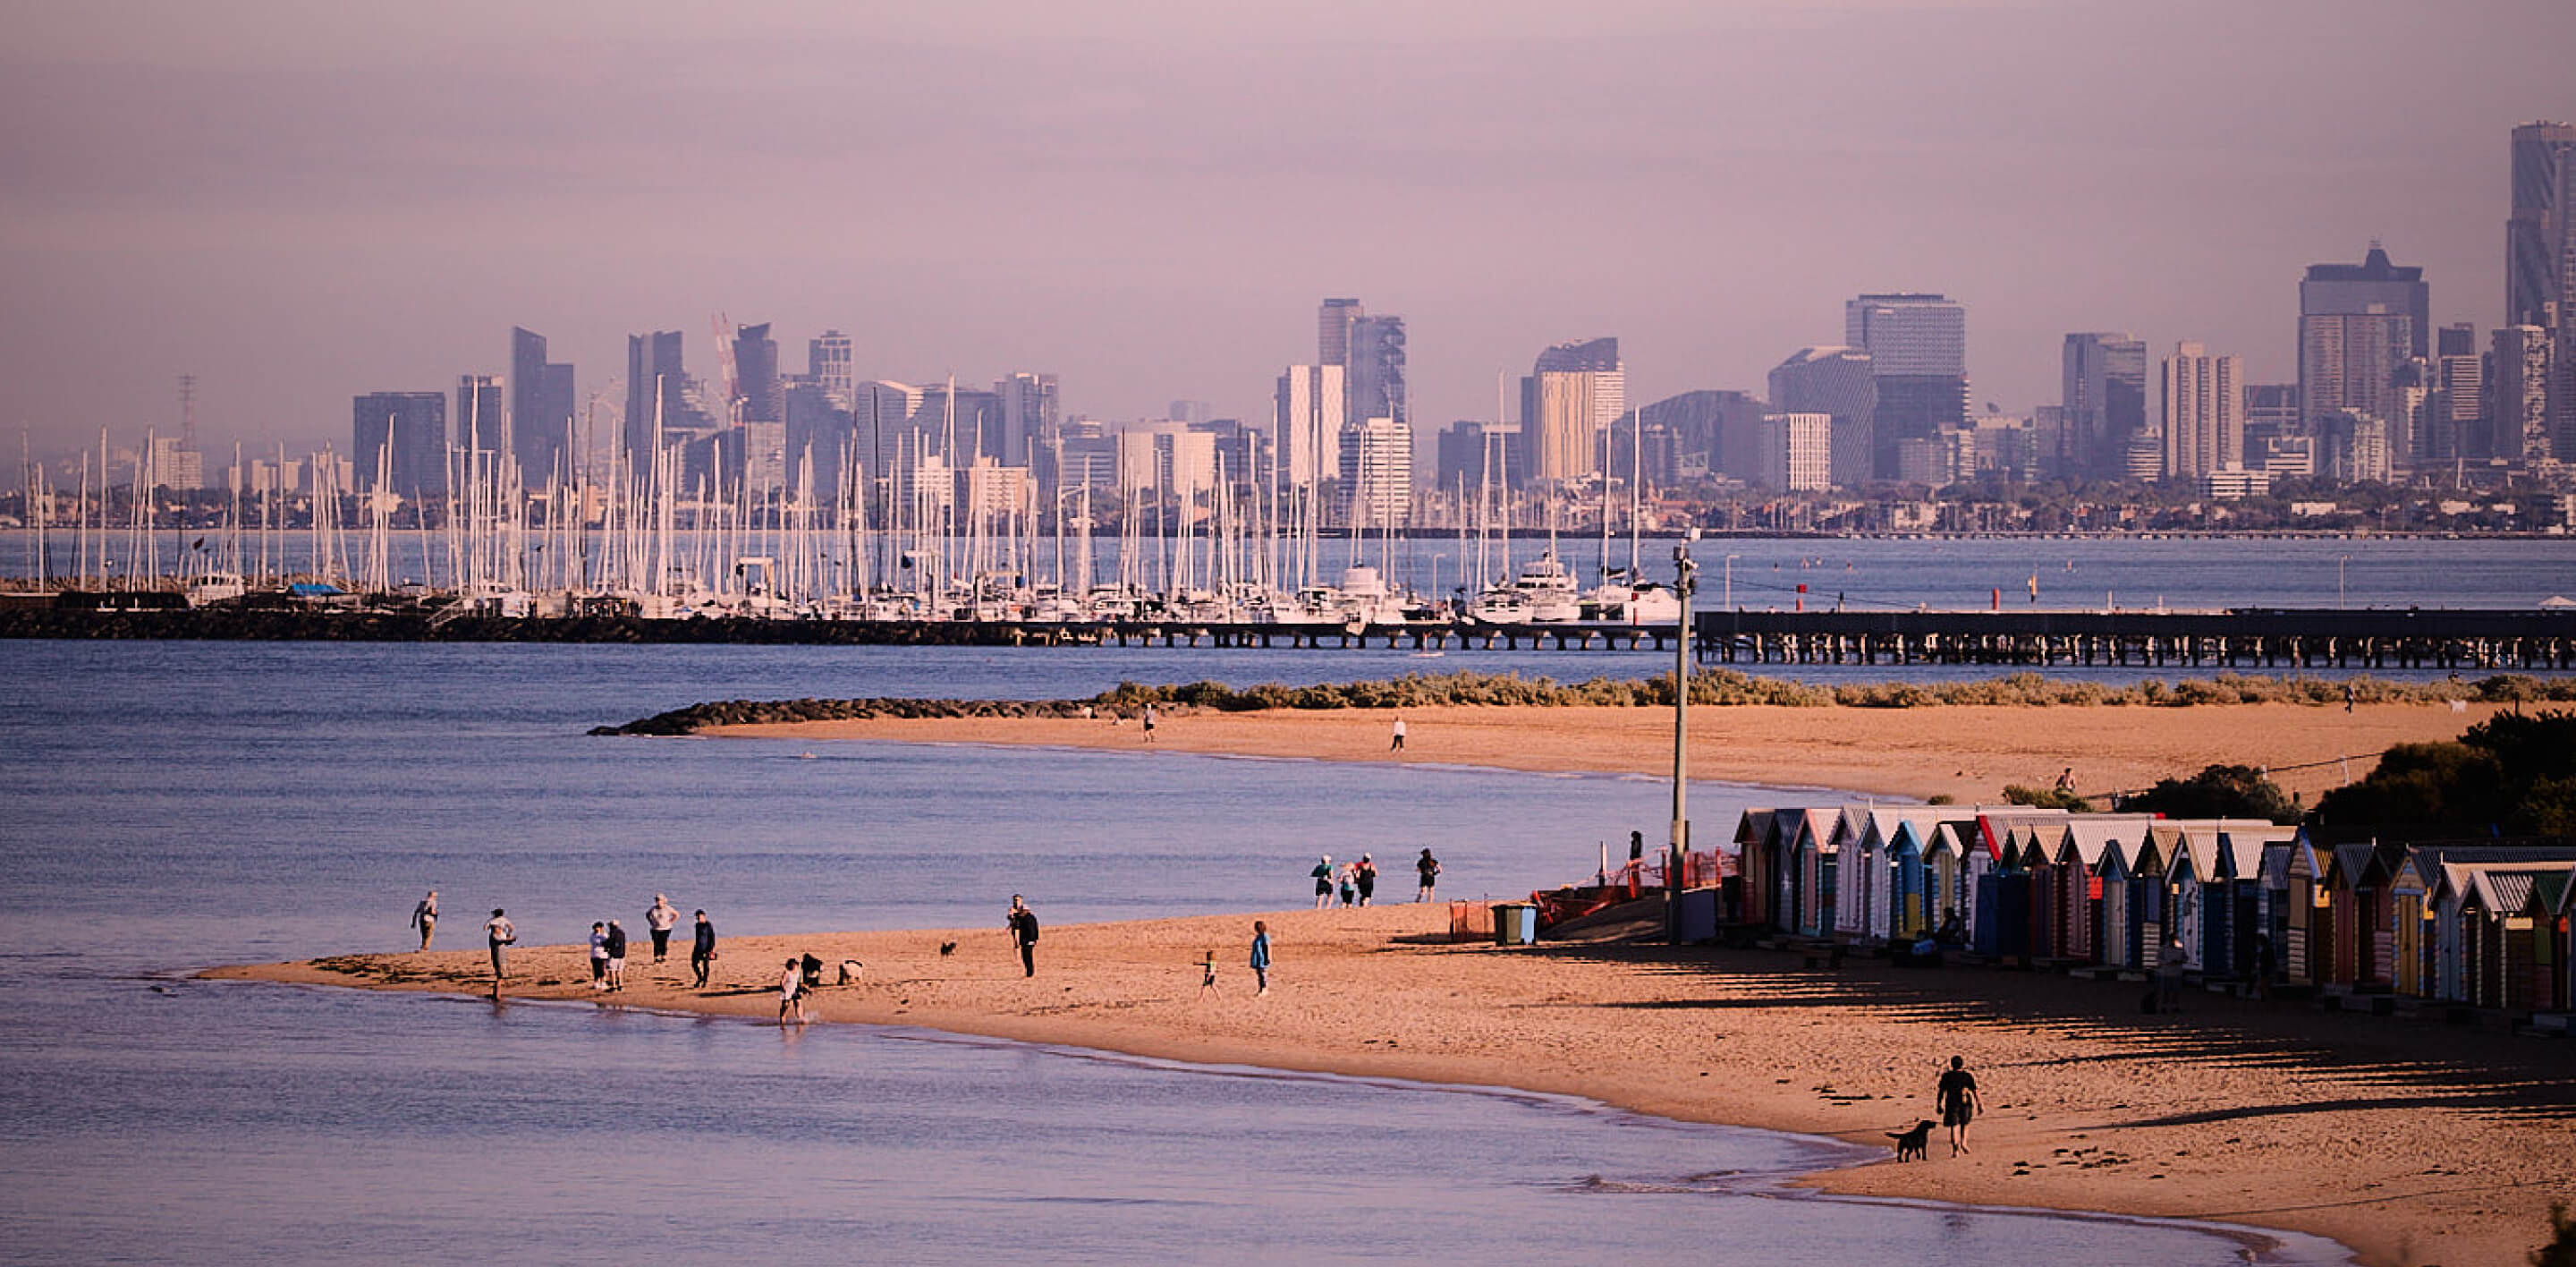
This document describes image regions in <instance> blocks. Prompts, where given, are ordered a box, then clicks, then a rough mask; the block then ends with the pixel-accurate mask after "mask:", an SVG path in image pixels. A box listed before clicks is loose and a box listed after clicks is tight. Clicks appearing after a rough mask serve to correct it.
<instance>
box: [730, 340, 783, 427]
mask: <svg viewBox="0 0 2576 1267" xmlns="http://www.w3.org/2000/svg"><path fill="white" fill-rule="evenodd" d="M733 376H734V389H733V403H734V417H733V419H732V421H735V422H781V421H784V420H785V409H784V400H783V399H782V397H781V396H780V395H779V391H780V387H779V381H778V340H776V339H773V338H771V337H769V323H768V322H766V321H764V322H761V323H760V324H759V325H756V326H738V327H736V328H735V330H734V336H733Z"/></svg>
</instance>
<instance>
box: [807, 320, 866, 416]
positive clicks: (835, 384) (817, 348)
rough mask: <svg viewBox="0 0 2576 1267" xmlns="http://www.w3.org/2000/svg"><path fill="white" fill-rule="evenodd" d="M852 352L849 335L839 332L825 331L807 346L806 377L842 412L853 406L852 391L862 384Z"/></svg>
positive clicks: (809, 341) (809, 340) (810, 340)
mask: <svg viewBox="0 0 2576 1267" xmlns="http://www.w3.org/2000/svg"><path fill="white" fill-rule="evenodd" d="M851 352H852V346H851V343H850V336H848V335H846V334H843V333H841V332H840V331H838V330H826V331H824V332H823V333H822V334H820V335H817V336H816V337H814V338H812V339H808V340H806V343H805V377H807V378H809V379H811V380H813V382H814V385H815V386H817V387H820V388H822V389H823V391H824V392H825V393H826V394H828V395H829V396H830V397H831V399H832V404H833V405H834V406H835V407H837V408H841V409H847V408H849V407H850V393H851V390H852V389H854V388H856V387H857V386H858V385H859V379H858V374H857V372H856V370H855V368H854V364H853V359H852V356H851Z"/></svg>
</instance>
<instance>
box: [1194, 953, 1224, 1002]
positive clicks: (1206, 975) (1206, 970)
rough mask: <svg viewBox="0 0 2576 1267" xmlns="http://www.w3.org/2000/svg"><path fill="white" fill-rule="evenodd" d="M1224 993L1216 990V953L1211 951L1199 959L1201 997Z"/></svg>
mask: <svg viewBox="0 0 2576 1267" xmlns="http://www.w3.org/2000/svg"><path fill="white" fill-rule="evenodd" d="M1222 993H1224V991H1222V990H1219V989H1217V988H1216V952H1215V951H1213V950H1211V951H1209V952H1207V954H1206V955H1204V956H1202V957H1200V959H1199V997H1200V998H1202V999H1204V998H1206V997H1207V996H1209V995H1211V994H1222Z"/></svg>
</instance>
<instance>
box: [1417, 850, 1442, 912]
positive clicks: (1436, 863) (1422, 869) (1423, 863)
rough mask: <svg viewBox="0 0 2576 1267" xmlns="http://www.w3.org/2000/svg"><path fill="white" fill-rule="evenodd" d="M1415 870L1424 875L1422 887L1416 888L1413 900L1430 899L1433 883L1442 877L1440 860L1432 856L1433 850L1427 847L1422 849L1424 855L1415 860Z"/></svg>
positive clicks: (1423, 900) (1424, 900) (1422, 900)
mask: <svg viewBox="0 0 2576 1267" xmlns="http://www.w3.org/2000/svg"><path fill="white" fill-rule="evenodd" d="M1413 870H1414V873H1415V874H1417V875H1419V876H1421V877H1422V887H1421V888H1419V889H1416V890H1414V892H1413V900H1414V901H1416V902H1428V901H1430V900H1431V886H1432V883H1433V882H1434V881H1436V880H1438V879H1439V878H1440V860H1439V859H1438V858H1434V857H1432V856H1431V851H1430V850H1429V849H1428V848H1426V849H1424V850H1423V851H1422V856H1421V857H1420V858H1418V859H1416V860H1415V861H1414V864H1413Z"/></svg>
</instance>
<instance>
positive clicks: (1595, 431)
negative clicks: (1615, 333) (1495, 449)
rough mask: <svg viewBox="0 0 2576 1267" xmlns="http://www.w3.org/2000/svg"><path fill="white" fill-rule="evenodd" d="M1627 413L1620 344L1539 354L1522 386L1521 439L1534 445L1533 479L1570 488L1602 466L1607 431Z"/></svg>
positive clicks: (1598, 342)
mask: <svg viewBox="0 0 2576 1267" xmlns="http://www.w3.org/2000/svg"><path fill="white" fill-rule="evenodd" d="M1626 412H1628V374H1627V369H1626V367H1625V366H1624V365H1623V364H1622V363H1621V362H1620V360H1619V340H1617V339H1616V338H1606V339H1583V340H1577V341H1575V342H1572V343H1559V344H1557V345H1556V346H1554V347H1551V348H1549V349H1547V350H1546V351H1544V352H1541V353H1539V354H1538V361H1537V363H1536V364H1535V365H1534V366H1532V368H1531V372H1530V376H1529V377H1527V378H1524V379H1522V380H1521V434H1522V436H1523V437H1524V438H1525V439H1527V441H1528V442H1529V460H1530V471H1529V478H1530V479H1531V480H1533V481H1536V482H1540V483H1547V482H1566V481H1572V480H1579V479H1582V478H1583V477H1584V476H1587V475H1590V474H1593V473H1594V472H1595V471H1598V470H1599V469H1600V466H1601V435H1602V431H1603V429H1605V428H1607V427H1608V426H1609V425H1610V424H1611V423H1613V422H1615V421H1617V420H1618V418H1619V415H1621V414H1624V413H1626Z"/></svg>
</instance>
